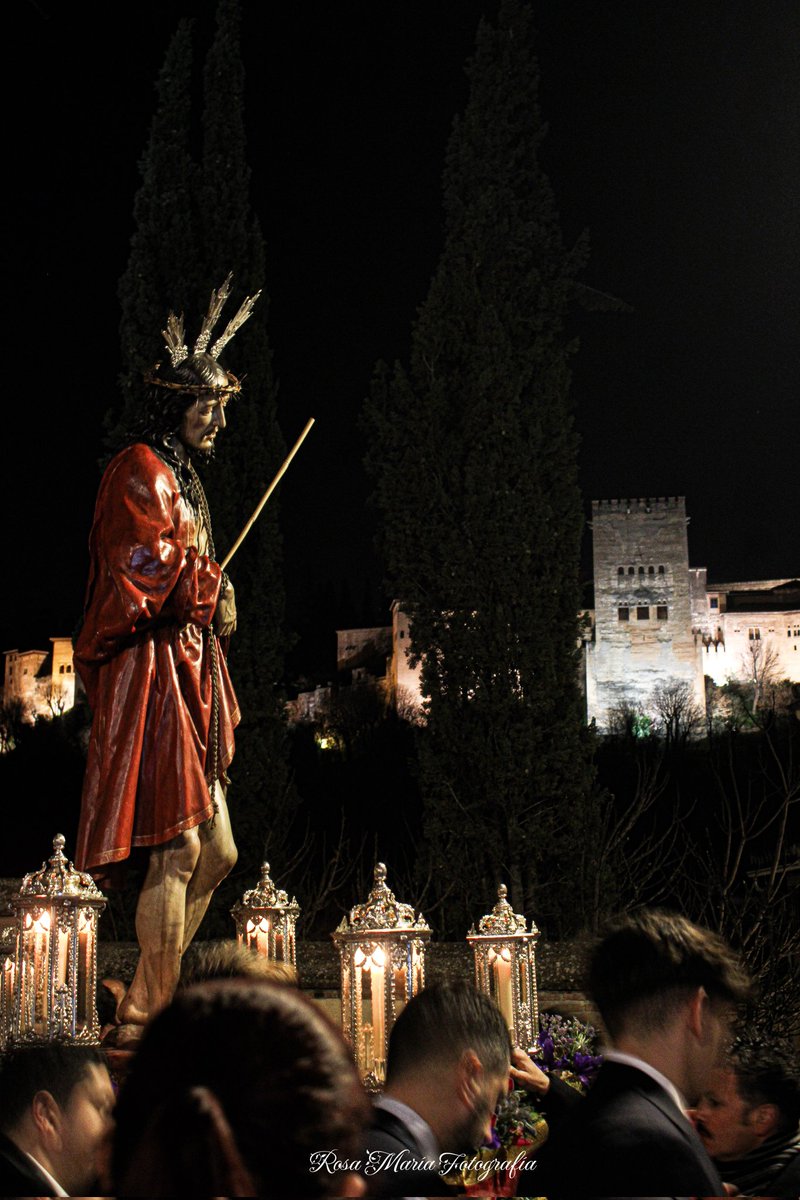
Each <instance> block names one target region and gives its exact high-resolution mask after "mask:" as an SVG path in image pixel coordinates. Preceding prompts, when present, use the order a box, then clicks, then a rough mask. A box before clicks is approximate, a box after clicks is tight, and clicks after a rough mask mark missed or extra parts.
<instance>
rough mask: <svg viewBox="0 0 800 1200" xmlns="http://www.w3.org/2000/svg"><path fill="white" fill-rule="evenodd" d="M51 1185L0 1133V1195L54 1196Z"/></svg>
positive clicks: (24, 1155)
mask: <svg viewBox="0 0 800 1200" xmlns="http://www.w3.org/2000/svg"><path fill="white" fill-rule="evenodd" d="M54 1195H55V1192H54V1191H53V1185H52V1184H51V1183H48V1182H47V1180H46V1179H45V1177H44V1175H42V1173H41V1172H40V1171H38V1170H37V1169H36V1167H35V1166H34V1165H33V1163H32V1162H31V1160H30V1159H29V1158H28V1156H27V1155H26V1154H23V1153H22V1151H21V1150H18V1149H17V1147H16V1146H15V1145H14V1143H13V1142H12V1141H11V1139H10V1138H7V1137H6V1136H5V1134H2V1133H0V1196H54Z"/></svg>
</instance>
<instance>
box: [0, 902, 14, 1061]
mask: <svg viewBox="0 0 800 1200" xmlns="http://www.w3.org/2000/svg"><path fill="white" fill-rule="evenodd" d="M16 978H17V923H16V920H15V919H14V918H12V917H0V1050H3V1049H4V1048H5V1045H6V1043H7V1042H8V1039H9V1036H10V1034H11V1018H12V1017H13V1015H14V984H15V982H16Z"/></svg>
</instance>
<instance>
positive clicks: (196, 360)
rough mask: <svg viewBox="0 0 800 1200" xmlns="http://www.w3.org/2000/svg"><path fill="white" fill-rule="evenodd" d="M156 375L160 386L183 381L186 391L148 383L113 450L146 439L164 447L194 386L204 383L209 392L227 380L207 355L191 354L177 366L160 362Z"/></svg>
mask: <svg viewBox="0 0 800 1200" xmlns="http://www.w3.org/2000/svg"><path fill="white" fill-rule="evenodd" d="M158 378H159V380H162V381H163V384H164V385H167V384H173V385H175V384H183V385H185V387H186V388H187V390H186V391H185V392H183V391H180V390H179V389H177V388H176V387H174V386H173V387H167V386H158V385H156V384H151V385H150V386H148V388H147V391H146V392H145V397H144V402H143V404H142V406H141V408H140V409H139V412H138V413H137V415H136V416H135V417H134V418H133V420H132V421H130V423H129V424H128V425H126V426H125V427H124V428H123V429H122V431H121V434H120V436H119V438H118V439H116V441H115V445H114V446H113V447H112V450H113V452H114V453H116V452H117V451H118V450H123V449H124V448H125V447H126V446H130V445H132V444H133V443H134V442H147V443H148V445H151V446H156V447H158V448H159V449H161V448H164V447H166V446H167V445H168V442H169V439H170V438H171V437H172V436H173V435H174V434H175V433H176V432H177V430H178V428H179V426H180V423H181V419H182V417H183V414H184V413H185V412H186V410H187V408H190V407H191V406H192V404H193V403H194V402H195V400H196V399H197V389H198V388H200V387H204V386H205V387H207V388H208V390H209V391H214V390H215V389H218V388H222V387H224V386H225V385H226V384H227V383H228V379H229V376H228V372H227V371H226V370H225V368H224V367H222V366H220V364H219V363H218V362H217V360H216V359H215V358H212V357H211V355H210V354H191V355H190V356H189V357H188V358H185V359H184V360H183V362H181V363H179V364H178V366H177V367H173V366H170V365H169V364H164V365H162V366H161V367H160V368H159V370H158ZM192 389H194V390H192Z"/></svg>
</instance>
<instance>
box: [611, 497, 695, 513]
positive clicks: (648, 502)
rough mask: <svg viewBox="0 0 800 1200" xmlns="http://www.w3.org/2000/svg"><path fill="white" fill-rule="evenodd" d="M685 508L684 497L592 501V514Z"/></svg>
mask: <svg viewBox="0 0 800 1200" xmlns="http://www.w3.org/2000/svg"><path fill="white" fill-rule="evenodd" d="M685 506H686V497H685V496H634V497H629V498H628V499H625V500H623V499H620V500H593V501H592V512H599V511H601V510H604V509H605V510H610V511H612V512H613V511H616V512H632V511H633V510H634V509H636V510H637V511H638V512H654V511H655V510H657V509H664V510H668V509H676V508H677V509H679V508H682V507H685Z"/></svg>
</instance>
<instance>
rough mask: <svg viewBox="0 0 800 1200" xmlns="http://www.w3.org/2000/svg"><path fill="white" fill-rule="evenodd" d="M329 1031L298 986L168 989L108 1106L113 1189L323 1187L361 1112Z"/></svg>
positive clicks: (351, 1071)
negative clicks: (327, 1160)
mask: <svg viewBox="0 0 800 1200" xmlns="http://www.w3.org/2000/svg"><path fill="white" fill-rule="evenodd" d="M369 1111H370V1109H369V1102H368V1100H367V1098H366V1095H365V1093H364V1091H363V1089H362V1088H361V1085H360V1083H359V1080H358V1076H357V1074H356V1071H355V1067H354V1065H353V1060H352V1057H351V1054H350V1051H349V1049H348V1047H347V1044H346V1042H345V1041H344V1039H343V1038H342V1036H341V1034H340V1033H339V1031H338V1030H337V1029H336V1028H335V1027H334V1026H333V1025H332V1024H331V1023H330V1022H329V1021H328V1020H327V1018H326V1017H325V1016H324V1015H323V1014H322V1013H321V1012H320V1010H319V1009H318V1008H317V1007H316V1006H315V1005H314V1004H313V1003H312V1002H311V1001H309V1000H306V999H305V998H304V997H303V996H302V995H301V993H300V992H299V991H297V990H296V989H294V988H291V987H286V986H277V985H274V984H270V983H266V982H262V981H260V980H244V979H225V980H215V981H213V982H208V983H201V984H197V985H196V986H194V987H191V988H188V989H187V990H186V991H185V992H182V993H179V994H178V995H177V996H176V998H175V999H174V1000H173V1002H172V1004H170V1005H169V1007H168V1008H166V1009H164V1011H163V1012H161V1013H160V1014H159V1015H158V1016H157V1017H156V1018H155V1020H154V1021H153V1022H152V1024H151V1025H150V1026H149V1028H148V1030H147V1032H146V1033H145V1035H144V1037H143V1039H142V1042H141V1044H140V1048H139V1050H138V1052H137V1054H136V1058H135V1060H134V1063H133V1066H132V1068H131V1072H130V1075H129V1076H128V1078H127V1080H126V1081H125V1084H124V1087H123V1089H122V1092H121V1095H120V1098H119V1102H118V1105H117V1111H116V1133H115V1138H114V1149H113V1161H112V1175H113V1194H114V1195H115V1196H118V1197H125V1196H153V1197H159V1196H175V1195H183V1196H236V1195H258V1196H267V1197H271V1196H275V1197H279V1196H280V1197H282V1198H283V1197H287V1196H307V1197H313V1196H325V1195H331V1194H333V1193H335V1192H337V1191H338V1190H339V1188H340V1186H341V1182H342V1181H341V1178H340V1177H337V1176H336V1175H333V1174H328V1173H327V1172H326V1171H318V1172H316V1173H311V1171H310V1170H309V1160H310V1155H311V1154H312V1153H313V1152H314V1151H319V1150H326V1149H331V1150H334V1149H335V1150H336V1151H337V1152H338V1156H339V1157H340V1158H341V1159H346V1158H350V1159H352V1158H354V1157H355V1156H356V1154H357V1152H358V1144H359V1135H360V1133H361V1130H362V1129H363V1127H364V1125H365V1124H366V1121H367V1119H368V1116H369Z"/></svg>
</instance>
